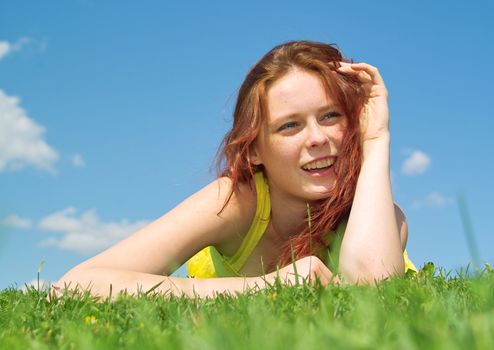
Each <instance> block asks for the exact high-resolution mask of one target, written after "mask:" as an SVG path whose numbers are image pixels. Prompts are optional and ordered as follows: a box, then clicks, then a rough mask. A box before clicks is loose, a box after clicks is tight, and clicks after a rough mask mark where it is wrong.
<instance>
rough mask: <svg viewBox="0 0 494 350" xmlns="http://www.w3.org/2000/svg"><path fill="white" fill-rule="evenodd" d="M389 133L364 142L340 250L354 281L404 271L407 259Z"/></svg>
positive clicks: (348, 275) (348, 276)
mask: <svg viewBox="0 0 494 350" xmlns="http://www.w3.org/2000/svg"><path fill="white" fill-rule="evenodd" d="M389 144H390V139H389V135H388V136H387V137H384V138H381V139H378V140H374V141H372V142H369V143H367V144H364V145H363V163H362V167H361V171H360V175H359V178H358V181H357V188H356V192H355V197H354V200H353V205H352V209H351V212H350V217H349V219H348V224H347V228H346V231H345V235H344V237H343V241H342V245H341V251H340V270H341V272H342V273H343V276H344V277H345V278H346V279H347V280H349V281H351V282H357V281H372V280H374V279H381V278H383V277H387V276H389V275H393V274H396V273H403V271H404V262H403V255H402V251H401V243H400V235H399V230H398V226H397V223H396V218H395V210H394V202H393V196H392V192H391V180H390V174H389Z"/></svg>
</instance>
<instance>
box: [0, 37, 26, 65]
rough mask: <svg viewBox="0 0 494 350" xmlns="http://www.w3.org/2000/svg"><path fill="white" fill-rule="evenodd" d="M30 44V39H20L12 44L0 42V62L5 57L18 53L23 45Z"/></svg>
mask: <svg viewBox="0 0 494 350" xmlns="http://www.w3.org/2000/svg"><path fill="white" fill-rule="evenodd" d="M29 42H31V39H30V38H27V37H22V38H20V39H19V40H17V41H16V42H14V43H9V42H8V41H5V40H1V41H0V60H2V59H3V58H5V57H7V56H8V55H9V54H11V53H12V52H15V51H19V50H20V49H21V48H22V47H23V46H24V45H26V44H28V43H29Z"/></svg>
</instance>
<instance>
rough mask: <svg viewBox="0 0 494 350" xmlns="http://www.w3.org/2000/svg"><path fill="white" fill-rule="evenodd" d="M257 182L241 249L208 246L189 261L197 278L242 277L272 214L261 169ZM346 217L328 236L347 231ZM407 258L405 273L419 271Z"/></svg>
mask: <svg viewBox="0 0 494 350" xmlns="http://www.w3.org/2000/svg"><path fill="white" fill-rule="evenodd" d="M254 181H255V185H256V193H257V207H256V213H255V215H254V219H253V221H252V224H251V226H250V228H249V231H248V232H247V234H246V235H245V238H244V240H243V241H242V244H241V245H240V248H239V249H238V250H237V252H236V253H235V254H234V255H233V256H231V257H230V256H225V255H222V254H221V253H220V252H219V251H218V250H217V249H216V248H215V247H214V246H209V247H206V248H204V249H202V250H201V251H199V252H198V253H197V254H195V255H194V256H193V257H191V258H190V259H189V260H188V261H187V263H186V267H187V273H188V274H189V276H190V277H194V278H214V277H240V276H242V274H240V273H239V271H240V269H241V268H242V267H243V266H244V264H245V262H246V261H247V259H248V257H249V256H250V255H251V253H252V251H253V250H254V248H255V247H256V245H257V243H258V242H259V240H260V239H261V237H262V235H263V234H264V232H265V231H266V228H267V227H268V224H269V219H270V216H271V200H270V198H269V187H268V184H267V182H266V179H265V178H264V175H263V173H262V171H259V172H257V173H255V174H254ZM346 224H347V220H343V221H342V222H341V223H340V225H339V226H338V228H337V229H336V232H330V233H333V234H331V235H329V237H334V236H335V234H336V235H340V236H342V235H343V233H344V232H345V228H346ZM403 258H404V260H405V272H406V271H407V270H413V271H417V268H416V267H415V265H414V264H413V263H412V262H411V261H410V259H409V258H408V255H407V252H406V250H405V251H404V252H403Z"/></svg>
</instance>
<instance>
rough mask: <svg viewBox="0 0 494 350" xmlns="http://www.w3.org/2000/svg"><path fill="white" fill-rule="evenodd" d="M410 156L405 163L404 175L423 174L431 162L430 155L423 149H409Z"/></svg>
mask: <svg viewBox="0 0 494 350" xmlns="http://www.w3.org/2000/svg"><path fill="white" fill-rule="evenodd" d="M407 153H409V157H408V158H407V159H406V160H405V162H404V163H403V166H402V167H401V172H402V173H403V174H404V175H415V174H423V173H424V172H425V171H426V170H427V168H429V165H430V164H431V159H430V157H429V156H428V155H427V154H425V153H424V152H422V151H419V150H415V151H409V152H407Z"/></svg>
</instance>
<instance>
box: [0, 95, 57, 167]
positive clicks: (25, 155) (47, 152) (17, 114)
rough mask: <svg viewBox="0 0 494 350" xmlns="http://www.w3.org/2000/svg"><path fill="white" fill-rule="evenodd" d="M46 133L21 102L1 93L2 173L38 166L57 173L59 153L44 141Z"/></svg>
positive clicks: (0, 159) (0, 158)
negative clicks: (56, 164)
mask: <svg viewBox="0 0 494 350" xmlns="http://www.w3.org/2000/svg"><path fill="white" fill-rule="evenodd" d="M45 131H46V129H45V128H44V127H43V126H41V125H39V124H37V123H36V122H35V121H34V120H33V119H31V118H29V116H28V115H27V113H26V111H24V109H23V108H22V107H21V106H20V99H19V98H18V97H16V96H8V95H7V94H5V93H4V91H3V90H1V89H0V173H1V172H3V171H7V170H11V171H18V170H21V169H23V168H25V167H26V166H29V165H30V166H34V167H36V168H39V169H41V170H44V171H48V172H50V173H56V169H55V168H54V163H55V162H56V161H57V160H58V158H59V155H58V153H57V152H56V151H55V150H54V149H53V148H52V147H50V146H49V145H48V144H47V143H46V141H45V140H44V139H43V134H44V133H45Z"/></svg>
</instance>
